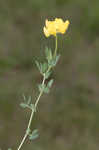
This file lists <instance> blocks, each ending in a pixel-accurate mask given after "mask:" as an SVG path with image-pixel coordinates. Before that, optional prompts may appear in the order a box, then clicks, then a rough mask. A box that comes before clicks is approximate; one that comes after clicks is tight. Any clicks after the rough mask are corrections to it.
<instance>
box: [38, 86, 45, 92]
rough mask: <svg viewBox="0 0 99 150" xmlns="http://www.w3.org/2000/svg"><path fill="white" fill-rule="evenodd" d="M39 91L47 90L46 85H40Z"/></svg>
mask: <svg viewBox="0 0 99 150" xmlns="http://www.w3.org/2000/svg"><path fill="white" fill-rule="evenodd" d="M38 88H39V91H40V92H41V91H42V90H43V89H44V88H45V84H39V85H38Z"/></svg>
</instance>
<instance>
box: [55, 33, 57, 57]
mask: <svg viewBox="0 0 99 150" xmlns="http://www.w3.org/2000/svg"><path fill="white" fill-rule="evenodd" d="M56 54H57V35H56V38H55V52H54V57H55V56H56Z"/></svg>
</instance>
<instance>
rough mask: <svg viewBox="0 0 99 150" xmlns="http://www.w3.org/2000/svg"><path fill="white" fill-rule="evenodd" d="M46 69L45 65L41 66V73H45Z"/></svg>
mask: <svg viewBox="0 0 99 150" xmlns="http://www.w3.org/2000/svg"><path fill="white" fill-rule="evenodd" d="M47 68H48V65H47V63H44V64H42V73H45V72H46V70H47Z"/></svg>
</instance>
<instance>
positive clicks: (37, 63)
mask: <svg viewBox="0 0 99 150" xmlns="http://www.w3.org/2000/svg"><path fill="white" fill-rule="evenodd" d="M35 63H36V66H37V68H38V69H39V71H41V68H40V64H39V62H38V61H37V60H36V61H35Z"/></svg>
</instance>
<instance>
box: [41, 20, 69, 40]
mask: <svg viewBox="0 0 99 150" xmlns="http://www.w3.org/2000/svg"><path fill="white" fill-rule="evenodd" d="M69 24H70V23H69V21H68V20H66V21H65V22H64V21H63V20H62V19H61V18H56V19H55V20H54V21H48V20H46V21H45V26H44V28H43V31H44V34H45V36H46V37H49V36H50V35H53V36H56V34H57V33H61V34H64V33H65V32H66V31H67V29H68V26H69Z"/></svg>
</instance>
